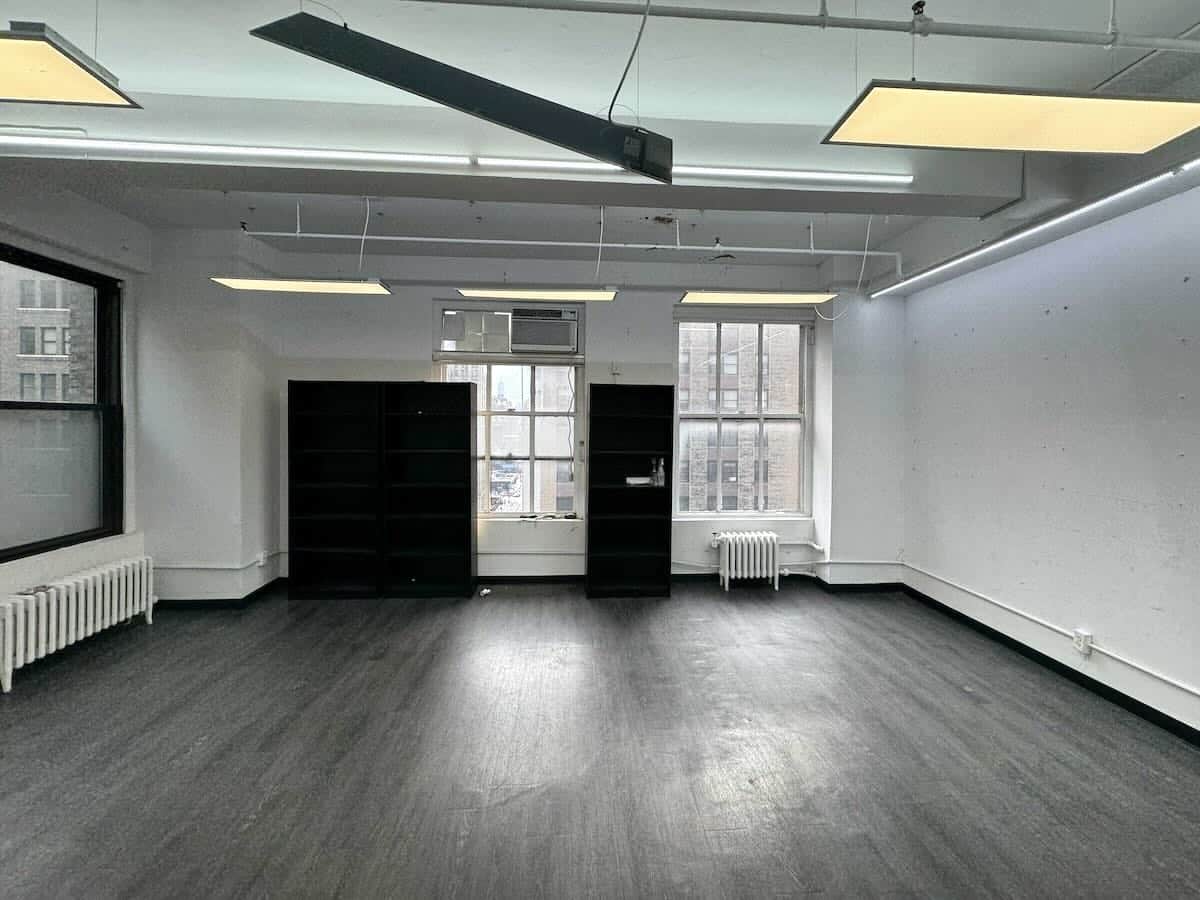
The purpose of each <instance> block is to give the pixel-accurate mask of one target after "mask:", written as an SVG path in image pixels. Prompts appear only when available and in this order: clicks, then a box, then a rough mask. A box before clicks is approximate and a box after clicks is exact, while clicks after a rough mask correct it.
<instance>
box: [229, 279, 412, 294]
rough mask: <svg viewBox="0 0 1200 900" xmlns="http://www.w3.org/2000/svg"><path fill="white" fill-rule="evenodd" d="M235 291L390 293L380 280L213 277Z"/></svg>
mask: <svg viewBox="0 0 1200 900" xmlns="http://www.w3.org/2000/svg"><path fill="white" fill-rule="evenodd" d="M212 280H213V281H215V282H216V283H217V284H220V285H224V286H225V287H227V288H232V289H233V290H235V291H269V292H272V293H277V294H390V293H391V291H389V290H388V289H387V285H385V284H383V283H382V282H379V281H336V280H328V279H314V278H213V279H212Z"/></svg>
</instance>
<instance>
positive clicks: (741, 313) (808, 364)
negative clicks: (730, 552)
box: [671, 306, 816, 520]
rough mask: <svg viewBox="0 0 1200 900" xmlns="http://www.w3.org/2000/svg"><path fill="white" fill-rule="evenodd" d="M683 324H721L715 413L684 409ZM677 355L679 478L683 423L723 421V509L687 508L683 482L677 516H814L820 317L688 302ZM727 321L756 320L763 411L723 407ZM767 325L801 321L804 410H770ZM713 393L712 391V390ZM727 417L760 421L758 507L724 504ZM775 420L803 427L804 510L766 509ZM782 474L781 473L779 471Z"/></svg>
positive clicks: (680, 310)
mask: <svg viewBox="0 0 1200 900" xmlns="http://www.w3.org/2000/svg"><path fill="white" fill-rule="evenodd" d="M683 324H703V325H715V326H716V328H717V342H716V353H715V354H713V356H714V357H715V360H714V362H715V361H717V360H719V361H720V363H719V365H720V372H719V373H718V378H717V382H716V391H715V393H716V397H715V400H716V402H715V403H714V404H712V405H713V410H712V411H711V412H681V411H680V409H679V405H680V404H679V401H678V392H679V378H680V372H679V326H680V325H683ZM673 325H674V330H675V333H674V351H675V352H674V358H673V361H672V366H673V368H674V369H675V388H676V403H675V423H674V424H675V436H674V438H675V461H676V462H675V466H676V473H675V475H676V478H677V479H678V476H679V471H678V470H679V466H680V463H681V461H682V456H681V453H680V444H679V436H680V428H681V425H682V424H683V423H685V422H711V423H715V424H716V426H717V438H716V440H717V443H716V447H717V472H718V479H717V482H716V485H717V488H716V495H717V498H716V505H717V509H715V510H709V509H701V510H695V509H687V510H684V509H681V508H680V506H681V504H680V499H679V489H678V484H680V483H682V482H677V484H676V489H675V490H674V491H672V494H673V497H672V500H671V505H672V511H673V515H674V516H675V517H676V518H682V519H713V518H735V519H754V518H763V519H768V520H771V519H780V518H788V517H792V518H796V517H799V518H810V517H811V516H812V492H813V472H812V458H813V451H812V444H813V429H812V408H813V372H814V357H815V354H814V352H813V350H814V346H815V342H816V316H815V315H814V314H813V313H812V311H811V310H790V309H782V308H778V307H776V308H771V307H758V308H754V309H749V308H747V307H744V306H741V307H711V308H709V309H707V310H693V309H687V308H684V307H677V308H676V311H675V316H674V322H673ZM723 325H755V326H757V328H758V341H757V347H758V351H757V352H758V360H757V364H758V384H757V411H756V412H754V413H738V412H730V411H728V410H725V409H723V394H722V392H723V390H724V388H723V378H724V374H723V373H724V368H725V357H724V352H723V350H724V348H723V347H722V337H723V331H724V329H723V328H722V326H723ZM767 325H798V326H799V327H800V353H801V372H800V377H801V385H800V398H801V403H800V413H799V414H798V415H797V414H793V413H769V412H766V411H765V409H764V397H765V396H766V389H765V387H764V379H765V377H766V369H765V366H764V364H763V363H764V356H765V355H766V354H765V353H764V349H763V331H764V326H767ZM710 393H712V392H711V391H710ZM725 422H754V423H757V424H758V443H757V449H756V451H755V462H754V468H755V487H754V509H744V510H737V509H721V506H722V502H723V493H722V487H721V485H722V482H721V481H720V478H719V475H720V472H721V470H722V467H721V465H720V463H721V458H722V457H721V450H722V449H723V446H724V445H723V444H722V430H723V429H722V425H723V423H725ZM772 422H798V423H799V424H800V428H801V439H800V458H799V466H800V471H799V473H798V475H799V479H800V506H801V508H800V509H798V510H766V509H764V508H763V506H764V499H765V491H766V490H767V482H766V481H765V480H764V479H763V478H761V477H759V475H760V473H761V472H762V463H763V461H764V460H763V456H762V448H763V439H764V435H765V430H766V426H767V424H769V423H772ZM776 477H778V474H777V473H776Z"/></svg>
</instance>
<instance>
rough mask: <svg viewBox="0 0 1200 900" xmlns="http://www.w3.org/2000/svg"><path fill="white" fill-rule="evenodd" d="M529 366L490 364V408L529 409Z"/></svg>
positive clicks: (503, 409)
mask: <svg viewBox="0 0 1200 900" xmlns="http://www.w3.org/2000/svg"><path fill="white" fill-rule="evenodd" d="M529 374H530V367H529V366H492V409H493V410H496V411H497V412H508V411H511V412H528V411H529Z"/></svg>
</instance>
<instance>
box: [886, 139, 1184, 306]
mask: <svg viewBox="0 0 1200 900" xmlns="http://www.w3.org/2000/svg"><path fill="white" fill-rule="evenodd" d="M1198 166H1200V159H1194V160H1192V161H1191V162H1190V163H1187V164H1186V165H1183V166H1180V167H1179V168H1178V169H1173V170H1171V171H1170V172H1163V173H1162V174H1161V175H1155V176H1154V177H1153V178H1150V179H1147V180H1146V181H1141V182H1138V183H1137V184H1135V185H1132V186H1130V187H1127V188H1125V189H1124V190H1122V191H1117V193H1115V194H1109V195H1108V196H1107V197H1101V198H1100V199H1099V200H1093V201H1092V202H1091V203H1088V204H1086V205H1085V206H1081V207H1079V208H1078V209H1073V210H1071V211H1070V212H1065V213H1063V214H1062V215H1061V216H1055V217H1054V218H1053V219H1048V220H1046V221H1045V222H1042V223H1041V224H1040V225H1034V226H1032V227H1031V228H1026V229H1025V230H1023V231H1018V232H1017V233H1016V234H1011V235H1009V236H1008V237H1006V238H1002V239H1001V240H998V241H996V242H995V243H991V244H986V245H984V246H983V247H980V248H979V249H978V250H972V251H971V252H970V253H965V254H963V255H962V256H956V257H955V258H954V259H949V260H947V261H946V262H944V263H940V264H939V265H936V266H934V267H933V268H932V269H926V270H925V271H924V272H920V273H918V274H917V275H914V276H912V277H911V278H905V279H904V280H903V281H898V282H896V283H895V284H893V285H891V286H890V287H885V288H883V289H881V290H878V291H874V292H873V293H872V294H871V299H872V300H874V299H875V298H877V297H886V296H888V295H889V294H894V293H898V292H900V291H906V292H910V291H911V290H912V289H913V288H914V286H915V285H918V284H920V283H921V282H923V281H927V280H928V279H930V278H933V277H934V276H935V275H940V274H941V273H943V272H947V271H949V270H951V269H957V268H959V267H960V266H964V265H966V264H967V263H969V262H971V261H972V260H976V259H979V258H980V257H984V256H987V255H989V254H992V253H995V252H996V251H997V250H1000V249H1002V248H1004V247H1008V246H1010V245H1011V244H1014V243H1016V242H1017V241H1023V240H1025V239H1026V238H1029V237H1031V236H1032V235H1035V234H1041V233H1042V232H1043V231H1046V230H1048V229H1051V228H1055V227H1057V226H1059V225H1061V224H1062V223H1063V222H1069V221H1070V220H1072V219H1076V218H1078V217H1079V216H1083V215H1087V214H1088V213H1090V212H1094V211H1095V210H1097V209H1100V208H1102V207H1104V206H1108V205H1109V204H1110V203H1116V202H1117V201H1118V200H1124V199H1125V198H1126V197H1131V196H1133V195H1134V194H1137V193H1140V192H1141V191H1144V190H1146V189H1148V188H1151V187H1154V186H1155V185H1157V184H1162V183H1163V182H1164V181H1169V180H1170V179H1172V178H1174V177H1175V176H1176V175H1178V174H1181V173H1183V172H1190V171H1191V170H1192V169H1195V168H1196V167H1198ZM1031 249H1032V248H1031Z"/></svg>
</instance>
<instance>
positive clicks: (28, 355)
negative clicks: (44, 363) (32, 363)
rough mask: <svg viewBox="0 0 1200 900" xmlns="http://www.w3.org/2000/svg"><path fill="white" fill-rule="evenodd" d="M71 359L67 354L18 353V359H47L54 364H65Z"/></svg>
mask: <svg viewBox="0 0 1200 900" xmlns="http://www.w3.org/2000/svg"><path fill="white" fill-rule="evenodd" d="M70 358H71V357H70V355H69V354H67V353H18V354H17V359H46V360H51V361H53V362H63V361H64V360H69V359H70Z"/></svg>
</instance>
